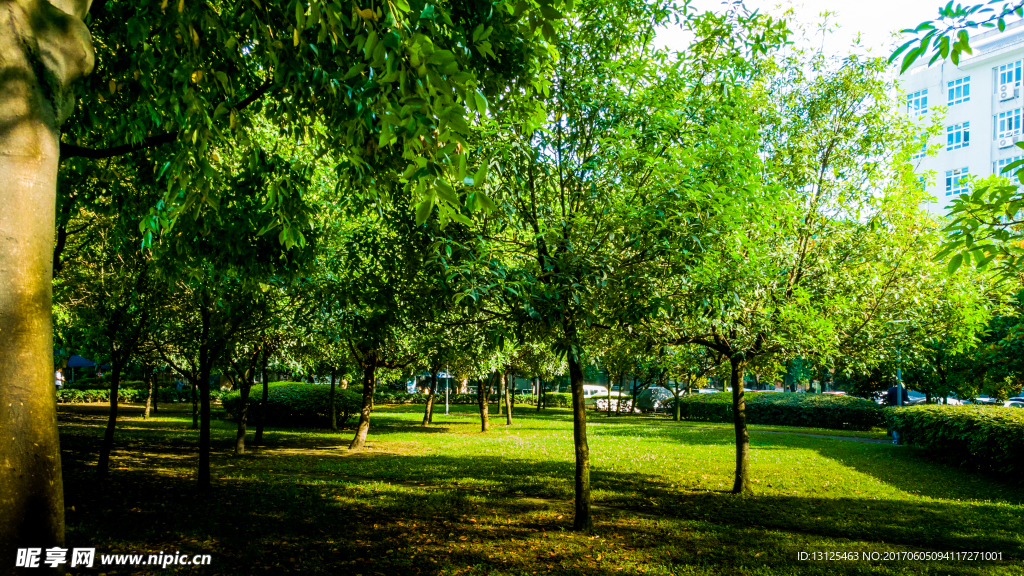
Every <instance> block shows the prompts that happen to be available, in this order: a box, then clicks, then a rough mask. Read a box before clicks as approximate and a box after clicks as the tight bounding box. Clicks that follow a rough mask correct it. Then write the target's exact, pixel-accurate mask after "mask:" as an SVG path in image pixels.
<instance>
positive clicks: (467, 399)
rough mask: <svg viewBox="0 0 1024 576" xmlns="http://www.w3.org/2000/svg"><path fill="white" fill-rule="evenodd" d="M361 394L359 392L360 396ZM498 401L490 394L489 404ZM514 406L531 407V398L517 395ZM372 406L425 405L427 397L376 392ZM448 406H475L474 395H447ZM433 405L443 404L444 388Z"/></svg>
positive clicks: (438, 393)
mask: <svg viewBox="0 0 1024 576" xmlns="http://www.w3.org/2000/svg"><path fill="white" fill-rule="evenodd" d="M361 394H362V393H361V392H360V395H361ZM497 401H498V395H497V394H491V397H490V402H491V403H492V404H493V403H495V402H497ZM514 401H515V403H516V404H530V405H533V396H527V395H521V394H517V395H516V396H515V398H514ZM373 402H374V404H426V403H427V395H426V394H422V393H419V392H414V393H411V394H410V393H408V392H400V391H399V392H395V391H391V390H386V391H376V392H375V393H374V395H373ZM448 403H449V404H476V403H477V399H476V394H449V395H448ZM434 404H444V388H442V389H440V390H438V391H437V393H435V394H434Z"/></svg>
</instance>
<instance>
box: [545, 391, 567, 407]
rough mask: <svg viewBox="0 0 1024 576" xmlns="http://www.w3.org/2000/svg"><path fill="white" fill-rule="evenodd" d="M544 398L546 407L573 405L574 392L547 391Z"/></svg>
mask: <svg viewBox="0 0 1024 576" xmlns="http://www.w3.org/2000/svg"><path fill="white" fill-rule="evenodd" d="M543 398H544V407H545V408H571V407H572V394H570V393H568V392H545V393H544V396H543Z"/></svg>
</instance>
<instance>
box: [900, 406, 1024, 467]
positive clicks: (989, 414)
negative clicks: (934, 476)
mask: <svg viewBox="0 0 1024 576" xmlns="http://www.w3.org/2000/svg"><path fill="white" fill-rule="evenodd" d="M885 415H886V419H887V420H888V422H889V425H890V427H891V428H892V429H893V430H895V431H896V432H897V433H898V434H899V435H900V440H901V442H903V443H905V444H911V445H914V446H920V447H921V448H926V449H928V451H929V453H932V454H937V455H939V456H940V457H942V458H945V459H948V460H951V461H953V462H955V463H956V464H959V465H963V464H969V465H971V466H974V467H980V468H982V469H987V470H991V471H995V472H999V473H1005V474H1012V475H1015V476H1017V477H1018V479H1019V474H1020V473H1021V472H1024V410H1020V409H1016V408H1004V407H1002V406H978V405H964V406H947V405H925V406H911V407H908V408H888V409H886V410H885Z"/></svg>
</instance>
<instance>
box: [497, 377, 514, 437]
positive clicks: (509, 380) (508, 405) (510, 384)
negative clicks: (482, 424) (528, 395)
mask: <svg viewBox="0 0 1024 576" xmlns="http://www.w3.org/2000/svg"><path fill="white" fill-rule="evenodd" d="M501 379H502V380H504V381H505V426H511V425H512V393H513V391H514V390H515V387H516V384H515V382H516V381H515V376H514V375H510V374H509V373H508V372H505V373H504V374H502V375H501ZM498 402H501V398H499V399H498Z"/></svg>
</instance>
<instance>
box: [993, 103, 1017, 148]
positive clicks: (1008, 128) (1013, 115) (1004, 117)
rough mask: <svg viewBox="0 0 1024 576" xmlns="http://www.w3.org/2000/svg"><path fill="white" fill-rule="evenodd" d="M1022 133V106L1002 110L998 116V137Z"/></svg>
mask: <svg viewBox="0 0 1024 576" xmlns="http://www.w3.org/2000/svg"><path fill="white" fill-rule="evenodd" d="M1014 134H1020V108H1016V109H1014V110H1007V111H1006V112H1000V113H999V115H998V116H997V117H996V139H997V140H998V139H1000V138H1005V137H1007V136H1013V135H1014Z"/></svg>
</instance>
